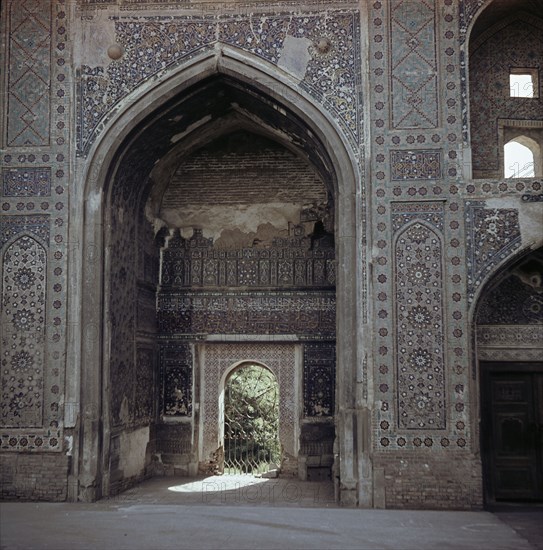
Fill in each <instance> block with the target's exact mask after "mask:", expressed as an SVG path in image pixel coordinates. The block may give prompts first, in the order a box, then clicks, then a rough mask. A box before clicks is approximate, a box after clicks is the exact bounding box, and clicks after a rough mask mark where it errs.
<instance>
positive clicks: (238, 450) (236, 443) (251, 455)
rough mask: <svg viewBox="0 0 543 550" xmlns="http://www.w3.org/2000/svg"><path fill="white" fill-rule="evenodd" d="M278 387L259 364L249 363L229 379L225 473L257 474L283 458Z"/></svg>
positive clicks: (226, 399) (226, 408) (225, 428)
mask: <svg viewBox="0 0 543 550" xmlns="http://www.w3.org/2000/svg"><path fill="white" fill-rule="evenodd" d="M278 431H279V387H278V385H277V381H276V380H275V377H274V375H273V374H272V373H271V372H270V371H269V370H268V369H266V368H264V367H262V366H260V365H254V364H246V365H244V366H242V367H240V368H238V369H237V370H235V371H234V372H233V373H232V374H231V375H230V377H229V378H228V380H227V383H226V387H225V400H224V473H225V474H258V473H262V472H266V471H268V470H269V469H270V468H276V467H277V466H278V465H279V463H280V460H281V446H280V443H279V437H278Z"/></svg>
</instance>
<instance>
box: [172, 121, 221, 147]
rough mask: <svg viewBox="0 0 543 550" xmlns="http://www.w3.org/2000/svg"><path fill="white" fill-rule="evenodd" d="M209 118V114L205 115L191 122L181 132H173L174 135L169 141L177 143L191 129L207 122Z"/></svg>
mask: <svg viewBox="0 0 543 550" xmlns="http://www.w3.org/2000/svg"><path fill="white" fill-rule="evenodd" d="M211 118H212V117H211V115H207V116H205V117H204V118H201V119H200V120H198V121H197V122H195V123H194V124H191V125H190V126H188V127H187V129H186V130H185V131H184V132H181V133H179V134H175V136H172V138H171V139H170V141H171V142H172V143H177V142H178V141H179V140H180V139H183V138H184V137H185V136H187V135H189V134H190V133H191V132H192V131H194V130H196V128H199V127H200V126H202V125H203V124H205V123H206V122H209V121H210V120H211Z"/></svg>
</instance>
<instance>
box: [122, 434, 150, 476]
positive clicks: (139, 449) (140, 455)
mask: <svg viewBox="0 0 543 550" xmlns="http://www.w3.org/2000/svg"><path fill="white" fill-rule="evenodd" d="M148 443H149V426H145V427H143V428H140V429H139V430H135V431H133V432H130V433H126V432H125V433H122V434H121V435H120V448H119V455H120V456H119V469H120V470H122V472H123V476H124V477H125V478H129V477H132V476H136V475H139V474H141V473H142V472H143V470H144V468H145V452H146V450H147V444H148Z"/></svg>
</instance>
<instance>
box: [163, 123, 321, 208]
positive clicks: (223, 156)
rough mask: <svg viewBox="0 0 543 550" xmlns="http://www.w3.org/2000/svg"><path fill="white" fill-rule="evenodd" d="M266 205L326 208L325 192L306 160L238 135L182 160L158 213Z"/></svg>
mask: <svg viewBox="0 0 543 550" xmlns="http://www.w3.org/2000/svg"><path fill="white" fill-rule="evenodd" d="M271 202H281V203H283V202H284V203H288V202H291V203H302V204H304V203H308V202H309V203H311V202H317V203H325V202H326V191H325V188H324V185H323V183H322V181H321V179H320V178H319V177H318V176H317V175H316V173H315V172H313V171H312V170H311V169H310V168H309V166H308V164H307V162H306V161H305V160H303V159H301V158H299V157H297V156H296V155H294V154H293V153H291V152H290V151H288V150H287V149H285V148H284V147H282V146H280V145H278V144H277V143H274V142H272V141H269V140H267V139H265V138H262V137H259V136H256V135H252V134H245V133H241V132H237V133H235V134H232V135H231V136H226V137H224V138H220V139H217V140H216V141H215V142H213V143H211V144H210V145H208V146H206V147H204V148H202V149H200V150H199V151H197V152H196V153H194V154H193V155H191V156H190V157H189V158H187V159H185V160H184V161H183V163H182V164H181V167H180V168H179V169H178V170H177V172H176V173H175V174H174V176H173V178H172V181H171V183H170V185H169V187H168V189H167V190H166V193H165V194H164V198H163V202H162V208H164V209H170V208H176V207H179V206H183V205H185V204H187V203H188V204H191V205H209V204H217V203H220V204H253V203H271Z"/></svg>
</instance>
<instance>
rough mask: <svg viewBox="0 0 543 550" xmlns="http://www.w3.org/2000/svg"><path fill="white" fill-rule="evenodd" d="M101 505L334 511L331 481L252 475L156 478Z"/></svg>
mask: <svg viewBox="0 0 543 550" xmlns="http://www.w3.org/2000/svg"><path fill="white" fill-rule="evenodd" d="M103 502H119V503H128V502H130V503H137V504H191V505H198V504H204V505H217V506H221V505H225V504H226V505H228V506H280V507H303V508H328V507H337V505H336V502H335V498H334V485H333V483H332V482H331V481H300V480H298V479H292V478H276V479H265V478H258V477H253V476H251V475H224V476H209V477H200V478H186V477H159V478H152V479H148V480H146V481H144V482H142V483H140V484H139V485H137V486H135V487H133V488H131V489H128V490H127V491H124V492H123V493H120V494H118V495H116V496H113V497H109V498H107V499H104V501H103Z"/></svg>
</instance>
